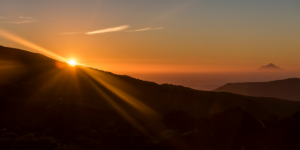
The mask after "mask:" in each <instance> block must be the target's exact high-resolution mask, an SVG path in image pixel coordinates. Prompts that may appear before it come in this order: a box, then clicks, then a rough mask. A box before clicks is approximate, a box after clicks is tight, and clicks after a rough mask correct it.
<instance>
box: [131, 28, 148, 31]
mask: <svg viewBox="0 0 300 150" xmlns="http://www.w3.org/2000/svg"><path fill="white" fill-rule="evenodd" d="M147 30H151V28H143V29H137V30H131V31H126V32H140V31H147Z"/></svg>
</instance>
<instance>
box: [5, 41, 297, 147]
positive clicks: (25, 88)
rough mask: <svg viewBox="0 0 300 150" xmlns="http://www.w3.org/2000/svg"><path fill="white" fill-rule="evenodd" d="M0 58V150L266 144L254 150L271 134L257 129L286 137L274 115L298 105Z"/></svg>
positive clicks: (13, 56) (41, 59)
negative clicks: (268, 126) (261, 140)
mask: <svg viewBox="0 0 300 150" xmlns="http://www.w3.org/2000/svg"><path fill="white" fill-rule="evenodd" d="M0 58H1V59H0V65H1V66H0V72H1V74H0V81H1V82H0V121H1V124H0V149H12V148H13V149H28V150H29V149H49V150H52V149H55V150H58V149H107V150H114V149H198V147H201V148H203V149H208V148H210V149H211V148H212V147H214V148H215V149H222V150H224V147H226V149H232V148H234V147H237V148H241V147H246V148H247V149H251V145H254V147H255V149H258V147H264V146H269V145H271V144H269V143H268V142H266V143H259V142H260V141H259V140H258V139H263V138H264V136H267V135H268V134H269V133H265V132H267V131H268V132H270V130H271V129H269V128H268V130H266V129H262V128H264V126H266V125H268V124H270V127H271V126H272V127H273V126H276V127H277V126H279V127H280V128H281V129H282V130H280V132H279V131H278V132H277V128H276V129H273V128H272V133H274V134H276V135H277V134H278V135H282V134H283V133H284V134H286V133H289V132H287V130H288V129H290V128H292V125H293V123H292V125H290V124H289V122H288V125H286V126H283V125H281V124H280V123H281V122H280V121H279V120H278V117H277V115H278V116H279V117H284V116H286V117H290V116H292V115H293V114H295V113H296V112H297V111H299V110H300V103H299V102H291V101H286V100H280V99H274V98H258V97H247V96H242V95H236V94H231V93H215V92H205V91H197V90H193V89H190V88H186V87H182V86H175V85H169V84H163V85H159V84H156V83H153V82H148V81H142V80H138V79H134V78H132V77H129V76H124V75H115V74H112V73H109V72H104V71H100V70H95V69H91V68H86V67H82V66H76V67H71V66H69V65H68V64H66V63H63V62H58V61H56V60H53V59H50V58H47V57H45V56H43V55H40V54H35V53H30V52H26V51H22V50H17V49H11V48H5V47H0ZM178 111H179V112H178ZM274 116H275V117H274ZM270 122H271V123H270ZM252 124H253V126H252ZM249 125H251V126H249ZM274 128H275V127H274ZM296 129H298V128H295V130H296ZM273 130H274V131H273ZM293 130H294V129H293ZM261 131H263V132H261ZM194 135H196V136H194ZM258 137H259V138H258ZM295 137H296V136H295ZM290 138H293V140H294V139H297V138H294V137H293V136H292V137H290ZM225 139H226V140H225ZM282 139H286V138H284V137H278V139H273V140H271V141H272V142H273V143H274V142H277V141H280V140H282ZM199 141H205V142H199ZM216 141H219V142H218V144H215V142H216ZM228 142H231V144H228ZM213 145H214V146H213ZM280 145H281V146H287V145H288V146H289V147H292V148H290V149H293V148H294V147H296V148H299V146H298V147H297V144H295V143H293V141H281V143H280ZM296 148H294V149H296Z"/></svg>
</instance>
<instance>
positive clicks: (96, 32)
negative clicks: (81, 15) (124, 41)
mask: <svg viewBox="0 0 300 150" xmlns="http://www.w3.org/2000/svg"><path fill="white" fill-rule="evenodd" d="M127 28H129V25H123V26H119V27H113V28H107V29H102V30H97V31H92V32H87V33H86V34H88V35H92V34H101V33H107V32H117V31H122V30H125V29H127Z"/></svg>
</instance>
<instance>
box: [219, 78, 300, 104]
mask: <svg viewBox="0 0 300 150" xmlns="http://www.w3.org/2000/svg"><path fill="white" fill-rule="evenodd" d="M214 91H215V92H230V93H235V94H241V95H247V96H256V97H273V98H279V99H286V100H292V101H300V79H298V78H292V79H285V80H278V81H271V82H250V83H228V84H226V85H224V86H221V87H219V88H217V89H216V90H214Z"/></svg>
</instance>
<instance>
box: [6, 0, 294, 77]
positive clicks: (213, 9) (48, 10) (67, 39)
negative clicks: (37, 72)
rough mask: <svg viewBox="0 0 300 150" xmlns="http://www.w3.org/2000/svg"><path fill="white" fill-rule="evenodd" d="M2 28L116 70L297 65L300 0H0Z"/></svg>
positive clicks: (15, 44) (70, 56) (82, 60)
mask: <svg viewBox="0 0 300 150" xmlns="http://www.w3.org/2000/svg"><path fill="white" fill-rule="evenodd" d="M0 30H2V31H5V32H8V33H11V34H13V35H15V36H17V37H20V38H22V39H25V40H27V41H30V42H31V43H34V44H36V45H38V46H40V47H42V48H44V49H46V50H49V51H51V52H53V53H55V54H57V55H59V56H62V57H64V58H67V59H75V60H76V61H77V62H78V63H82V64H85V65H87V66H92V67H96V68H99V69H101V70H106V71H111V72H115V73H129V72H207V71H242V70H243V71H244V70H254V69H257V68H259V67H260V66H262V65H267V64H268V63H271V62H272V63H274V64H276V65H278V66H280V67H282V68H286V69H290V70H300V60H299V56H300V41H299V40H300V1H299V0H1V1H0ZM0 44H1V45H4V46H9V47H16V48H21V49H26V50H31V51H36V52H41V51H37V50H33V49H30V48H28V47H25V46H24V45H22V43H20V42H16V41H11V40H9V39H7V38H6V37H1V35H0ZM23 44H24V43H23Z"/></svg>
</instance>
